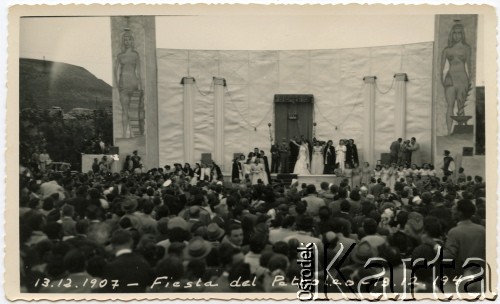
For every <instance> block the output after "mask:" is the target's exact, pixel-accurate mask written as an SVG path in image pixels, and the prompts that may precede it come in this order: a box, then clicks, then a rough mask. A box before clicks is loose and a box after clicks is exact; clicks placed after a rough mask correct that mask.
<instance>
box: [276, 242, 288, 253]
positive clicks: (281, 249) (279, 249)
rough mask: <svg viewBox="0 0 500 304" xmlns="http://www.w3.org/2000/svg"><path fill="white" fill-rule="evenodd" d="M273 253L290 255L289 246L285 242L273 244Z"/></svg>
mask: <svg viewBox="0 0 500 304" xmlns="http://www.w3.org/2000/svg"><path fill="white" fill-rule="evenodd" d="M273 252H274V253H282V254H284V255H288V244H287V243H286V242H284V241H278V242H276V243H274V244H273Z"/></svg>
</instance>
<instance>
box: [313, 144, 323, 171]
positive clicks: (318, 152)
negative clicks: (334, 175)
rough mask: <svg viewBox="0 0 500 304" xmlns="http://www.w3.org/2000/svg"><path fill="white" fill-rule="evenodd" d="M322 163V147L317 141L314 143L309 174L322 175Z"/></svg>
mask: <svg viewBox="0 0 500 304" xmlns="http://www.w3.org/2000/svg"><path fill="white" fill-rule="evenodd" d="M324 163H325V161H324V160H323V146H321V143H320V142H319V141H315V142H314V146H313V153H312V159H311V174H323V170H324Z"/></svg>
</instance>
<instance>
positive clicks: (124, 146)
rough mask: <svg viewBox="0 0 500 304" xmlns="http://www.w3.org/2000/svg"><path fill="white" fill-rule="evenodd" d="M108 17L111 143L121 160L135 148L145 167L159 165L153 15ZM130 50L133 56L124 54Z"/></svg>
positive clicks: (149, 167)
mask: <svg viewBox="0 0 500 304" xmlns="http://www.w3.org/2000/svg"><path fill="white" fill-rule="evenodd" d="M110 19H111V22H110V25H111V55H112V58H111V60H112V63H113V69H112V73H113V94H112V97H113V144H114V145H115V146H117V147H119V153H120V160H121V161H123V160H125V157H126V155H130V154H132V151H134V150H137V152H138V154H139V155H141V157H142V160H143V162H144V165H145V167H146V168H148V169H151V168H154V167H158V166H159V140H158V96H157V94H158V86H157V85H158V81H157V79H156V76H157V74H156V68H157V64H156V29H155V17H154V16H116V17H111V18H110ZM129 52H130V53H132V54H136V56H135V57H134V56H132V57H133V58H131V57H130V56H129V55H127V54H129ZM127 56H128V57H127ZM120 166H121V165H120Z"/></svg>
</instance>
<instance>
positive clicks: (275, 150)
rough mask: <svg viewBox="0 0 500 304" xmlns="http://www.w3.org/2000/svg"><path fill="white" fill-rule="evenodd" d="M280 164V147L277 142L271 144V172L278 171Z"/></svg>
mask: <svg viewBox="0 0 500 304" xmlns="http://www.w3.org/2000/svg"><path fill="white" fill-rule="evenodd" d="M279 166H280V148H279V146H278V144H274V145H272V146H271V173H278V168H279Z"/></svg>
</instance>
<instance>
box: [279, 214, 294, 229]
mask: <svg viewBox="0 0 500 304" xmlns="http://www.w3.org/2000/svg"><path fill="white" fill-rule="evenodd" d="M293 224H295V216H293V215H288V216H286V217H285V218H284V219H283V222H282V223H281V227H283V228H290V227H292V226H293Z"/></svg>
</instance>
